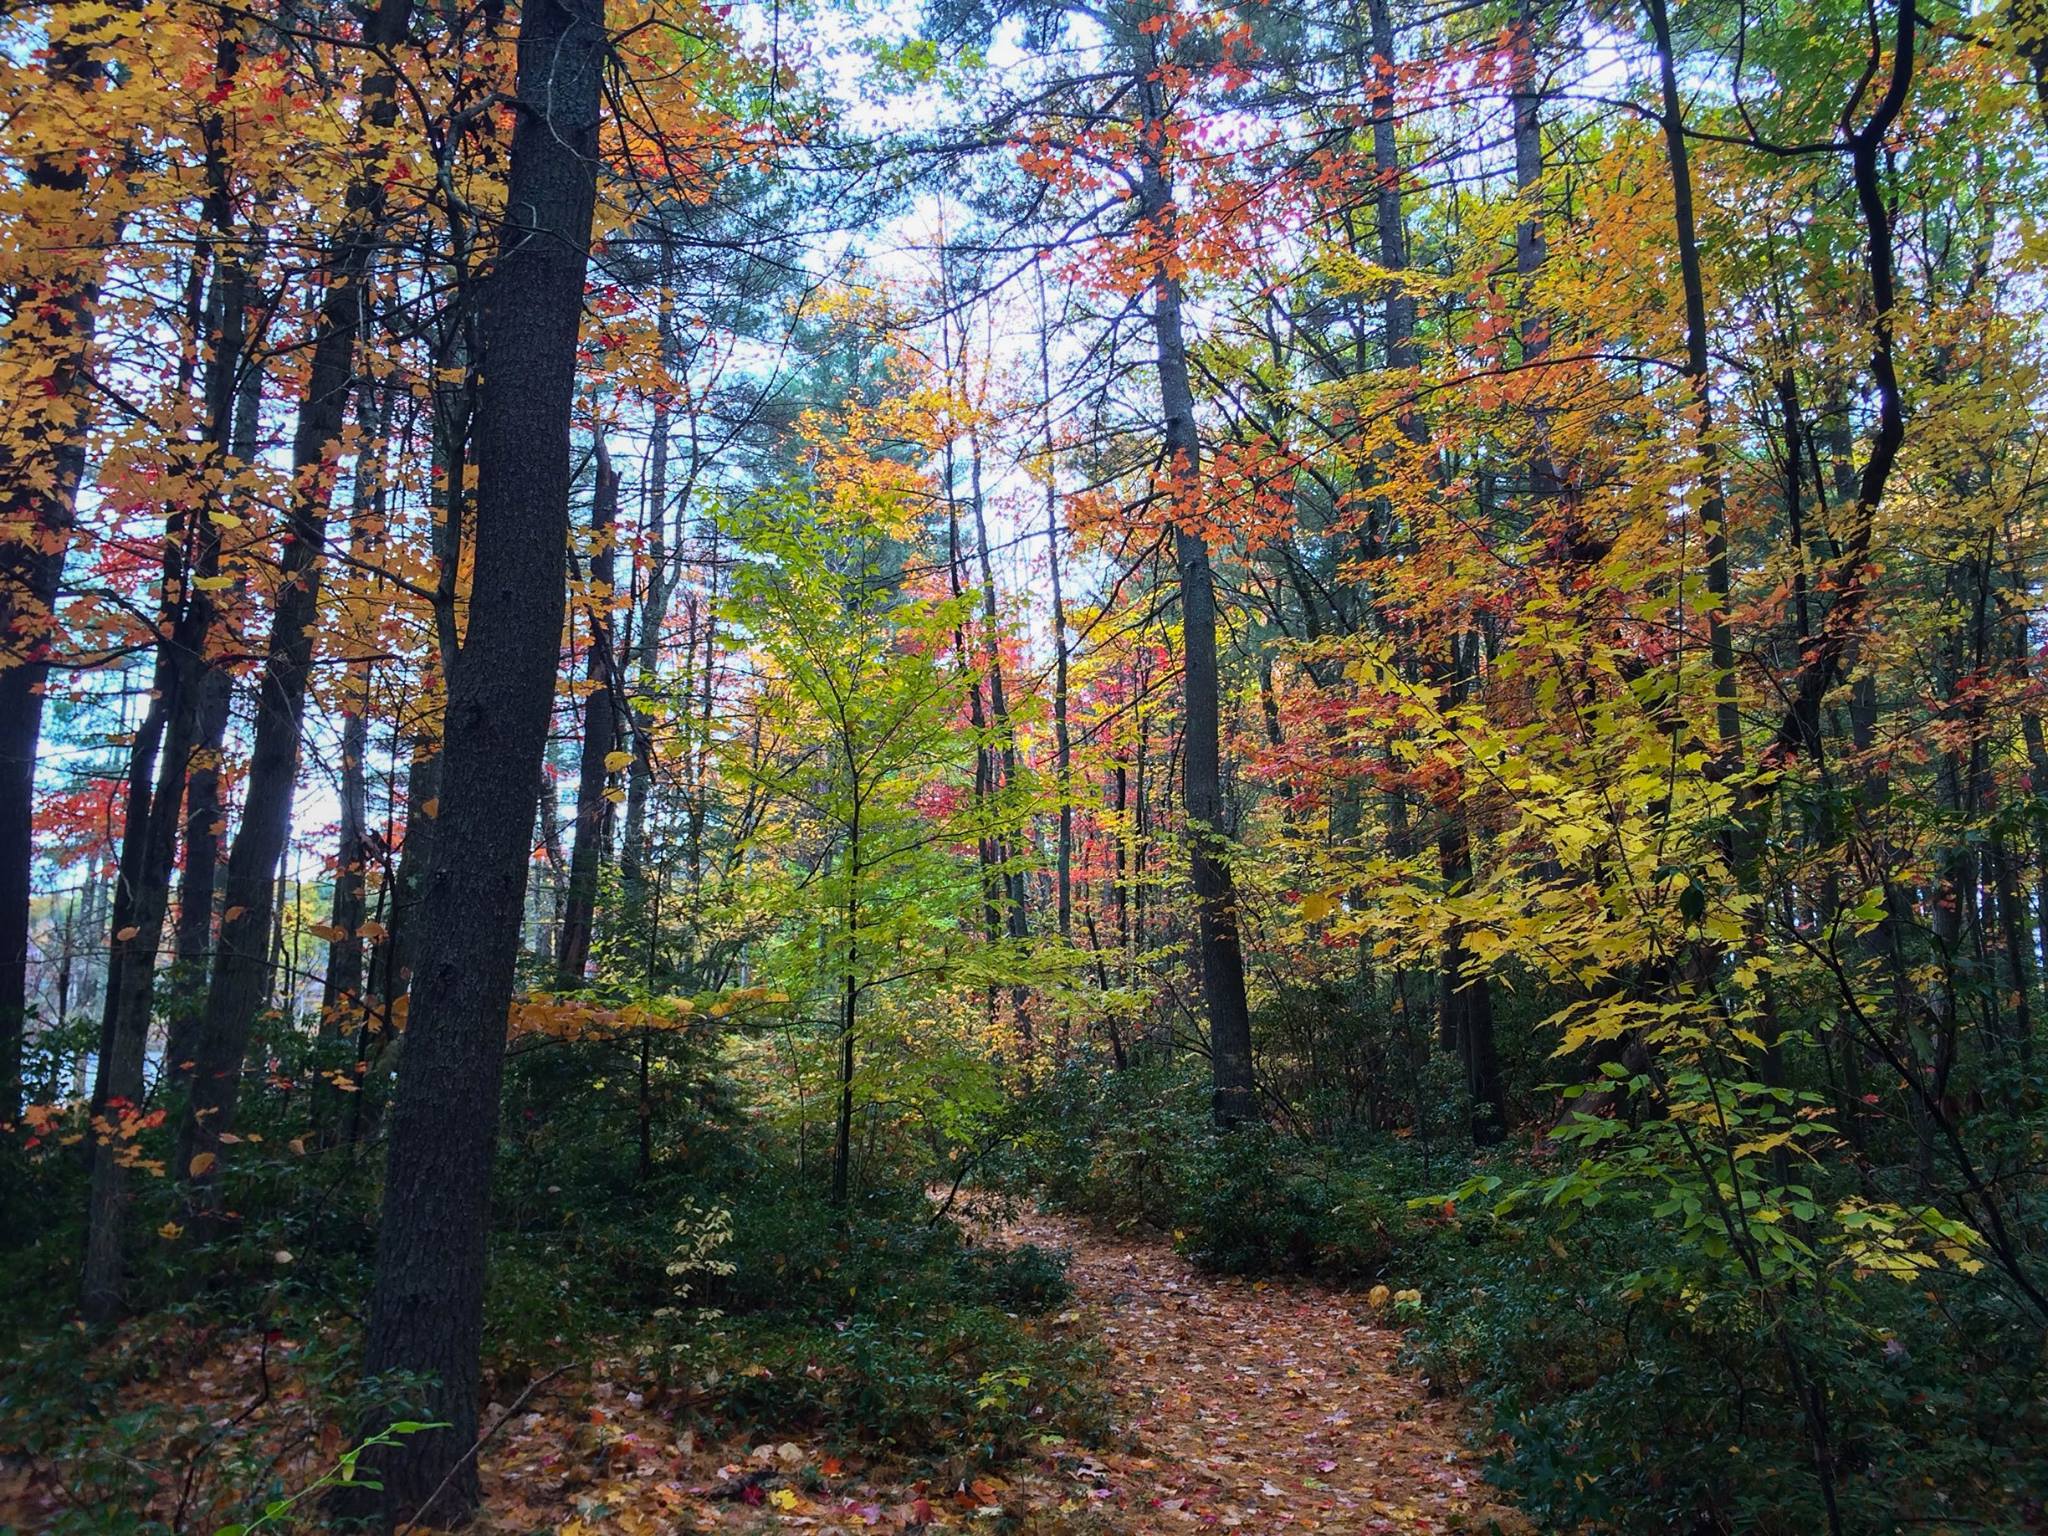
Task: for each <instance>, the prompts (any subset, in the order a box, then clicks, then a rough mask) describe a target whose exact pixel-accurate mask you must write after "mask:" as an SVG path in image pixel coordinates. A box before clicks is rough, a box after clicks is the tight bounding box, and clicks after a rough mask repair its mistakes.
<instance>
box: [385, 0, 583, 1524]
mask: <svg viewBox="0 0 2048 1536" xmlns="http://www.w3.org/2000/svg"><path fill="white" fill-rule="evenodd" d="M608 53H609V39H608V37H607V34H606V31H605V23H604V9H603V0H532V3H530V4H529V5H527V6H526V7H525V8H524V10H523V11H522V13H521V16H520V24H519V96H520V99H521V101H522V102H523V103H524V104H525V105H524V106H523V108H522V110H521V113H520V116H519V119H518V124H517V127H516V128H515V129H514V131H513V137H512V149H511V159H510V167H509V185H508V187H507V196H506V208H507V209H508V210H510V212H509V214H508V218H509V220H510V222H509V223H508V226H507V228H506V229H505V231H504V233H503V235H502V236H501V240H502V245H501V248H500V252H499V255H498V258H497V261H496V264H495V267H494V270H493V271H492V272H491V274H490V276H489V278H488V279H487V281H486V286H485V291H484V299H483V306H484V307H483V316H482V324H481V329H482V341H483V358H482V364H483V375H482V379H483V382H482V384H481V386H480V388H479V394H478V400H477V413H476V422H475V450H474V451H475V458H476V464H477V490H476V537H475V560H474V572H475V574H474V579H473V583H472V589H471V596H470V601H469V624H468V633H467V635H466V638H465V640H464V643H463V648H462V651H461V653H460V655H459V656H458V657H457V658H456V660H455V664H454V666H453V668H452V670H451V672H450V674H449V678H448V709H447V724H446V732H445V736H444V739H443V745H442V786H443V788H442V795H441V806H440V817H439V826H438V827H437V828H436V836H435V844H434V864H433V868H432V871H431V873H430V875H429V877H428V890H427V900H426V901H425V903H424V904H423V920H422V931H421V935H420V952H419V972H418V975H417V976H416V977H415V979H414V983H413V1002H412V1009H411V1021H410V1025H409V1028H408V1031H407V1037H406V1046H405V1061H404V1066H403V1070H402V1071H401V1073H400V1075H399V1081H398V1091H397V1095H396V1098H395V1100H394V1102H393V1105H392V1111H391V1127H390V1153H389V1160H388V1165H387V1172H386V1176H385V1186H384V1204H383V1220H382V1224H381V1228H380V1232H379V1242H378V1250H377V1274H376V1286H375V1292H374V1296H373V1299H372V1303H371V1311H370V1327H369V1344H368V1352H367V1353H368V1358H367V1361H366V1366H367V1369H368V1371H369V1372H370V1373H371V1374H372V1375H380V1374H383V1373H386V1372H394V1371H398V1372H405V1373H407V1374H408V1375H411V1376H419V1377H425V1378H428V1379H430V1380H431V1381H432V1383H433V1385H432V1386H431V1387H430V1388H428V1389H427V1392H426V1398H427V1401H426V1402H425V1403H424V1404H421V1405H420V1406H422V1407H424V1408H425V1409H426V1414H425V1416H426V1417H428V1418H432V1419H437V1420H443V1421H446V1422H447V1423H448V1425H449V1426H450V1427H449V1428H447V1429H442V1430H431V1431H425V1432H422V1433H420V1434H416V1435H413V1436H411V1437H409V1438H408V1439H407V1440H406V1441H405V1442H404V1443H403V1444H402V1445H399V1446H397V1447H394V1448H393V1449H391V1450H389V1451H386V1452H382V1453H380V1454H379V1455H378V1456H377V1457H376V1458H375V1460H374V1466H375V1469H376V1473H377V1475H378V1477H379V1478H380V1479H381V1480H382V1482H383V1484H384V1489H383V1495H382V1503H383V1513H384V1516H385V1518H386V1519H387V1521H394V1522H395V1521H400V1520H407V1519H411V1518H414V1517H419V1518H422V1519H425V1520H427V1521H430V1522H434V1523H445V1524H455V1523H459V1522H460V1521H461V1520H463V1519H464V1518H466V1517H467V1516H468V1515H469V1513H470V1512H471V1511H473V1510H474V1509H475V1507H476V1504H477V1499H478V1494H479V1488H478V1478H477V1468H476V1462H475V1459H474V1458H473V1457H472V1456H471V1454H470V1447H471V1446H472V1445H473V1444H474V1443H475V1441H476V1438H477V1412H478V1404H477V1390H478V1380H479V1371H480V1359H479V1352H480V1349H481V1345H482V1337H483V1301H484V1251H485V1242H486V1237H487V1234H488V1230H489V1201H490V1179H491V1162H492V1154H493V1151H494V1148H495V1145H496V1141H497V1129H498V1088H499V1081H500V1077H501V1074H502V1071H503V1067H504V1054H505V1018H506V1011H507V1009H508V1007H509V1006H510V1003H511V997H512V985H513V973H514V967H515V962H516V961H517V958H518V950H519V930H520V923H521V916H522V913H523V910H524V907H525V897H526V871H527V865H528V863H529V859H530V855H531V852H532V837H533V814H534V792H533V791H534V784H535V782H536V780H538V778H539V777H540V767H541V754H542V751H543V749H544V748H545V746H546V743H547V736H548V724H549V717H550V715H551V714H552V712H553V705H554V692H555V672H556V667H557V665H558V663H559V660H560V655H561V643H562V617H563V598H564V591H563V589H564V583H565V579H566V574H567V572H566V561H567V551H568V535H569V514H568V507H569V489H570V463H569V429H570V405H571V396H572V393H573V390H574V386H575V377H576V348H577V334H578V329H579V325H580V322H581V319H582V314H583V281H584V273H585V269H586V267H587V265H588V261H589V254H590V228H591V216H592V211H593V207H594V204H595V202H596V195H597V166H598V121H599V92H600V85H601V83H602V78H603V70H604V65H605V60H606V58H607V56H608ZM370 1422H371V1423H372V1424H381V1423H382V1422H383V1417H382V1415H381V1414H372V1416H371V1419H370Z"/></svg>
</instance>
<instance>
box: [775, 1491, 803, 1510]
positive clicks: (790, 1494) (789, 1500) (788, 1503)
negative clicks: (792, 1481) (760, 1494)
mask: <svg viewBox="0 0 2048 1536" xmlns="http://www.w3.org/2000/svg"><path fill="white" fill-rule="evenodd" d="M768 1502H769V1503H770V1504H773V1505H774V1506H775V1507H776V1508H777V1509H795V1508H796V1507H797V1505H799V1504H801V1503H802V1502H803V1500H802V1499H799V1498H798V1497H797V1496H796V1490H795V1489H794V1488H778V1489H776V1490H775V1491H774V1492H773V1493H771V1494H769V1495H768Z"/></svg>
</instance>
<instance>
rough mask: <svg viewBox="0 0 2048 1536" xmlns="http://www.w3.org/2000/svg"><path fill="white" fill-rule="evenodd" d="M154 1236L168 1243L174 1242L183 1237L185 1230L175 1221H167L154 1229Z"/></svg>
mask: <svg viewBox="0 0 2048 1536" xmlns="http://www.w3.org/2000/svg"><path fill="white" fill-rule="evenodd" d="M156 1235H157V1236H158V1237H161V1238H164V1239H167V1240H168V1241H170V1242H176V1241H177V1240H178V1239H179V1238H181V1237H183V1236H184V1235H185V1229H184V1228H183V1227H181V1226H179V1225H178V1224H177V1223H176V1222H175V1221H167V1222H165V1223H164V1224H163V1225H162V1226H160V1227H158V1228H157V1229H156Z"/></svg>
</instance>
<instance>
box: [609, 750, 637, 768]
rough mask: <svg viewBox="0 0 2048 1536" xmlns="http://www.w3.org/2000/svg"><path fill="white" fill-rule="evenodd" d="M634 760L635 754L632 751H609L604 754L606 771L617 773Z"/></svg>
mask: <svg viewBox="0 0 2048 1536" xmlns="http://www.w3.org/2000/svg"><path fill="white" fill-rule="evenodd" d="M632 761H633V754H632V753H630V752H607V753H605V755H604V771H605V772H606V773H617V772H618V771H619V770H620V769H622V768H624V767H625V766H626V764H628V763H630V762H632Z"/></svg>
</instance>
